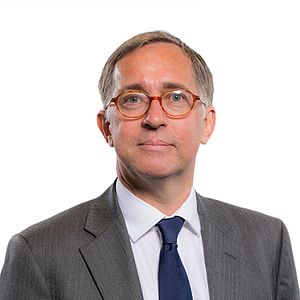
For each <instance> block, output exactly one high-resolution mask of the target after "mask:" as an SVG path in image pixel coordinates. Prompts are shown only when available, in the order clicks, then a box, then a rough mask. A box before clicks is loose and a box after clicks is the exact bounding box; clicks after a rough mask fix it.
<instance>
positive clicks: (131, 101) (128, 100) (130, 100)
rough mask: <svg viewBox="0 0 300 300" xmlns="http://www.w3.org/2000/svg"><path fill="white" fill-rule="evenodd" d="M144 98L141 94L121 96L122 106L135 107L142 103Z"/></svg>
mask: <svg viewBox="0 0 300 300" xmlns="http://www.w3.org/2000/svg"><path fill="white" fill-rule="evenodd" d="M142 98H143V97H142V96H141V95H139V94H124V95H121V96H120V99H119V101H120V104H121V105H135V104H139V103H141V102H142V100H143V99H142Z"/></svg>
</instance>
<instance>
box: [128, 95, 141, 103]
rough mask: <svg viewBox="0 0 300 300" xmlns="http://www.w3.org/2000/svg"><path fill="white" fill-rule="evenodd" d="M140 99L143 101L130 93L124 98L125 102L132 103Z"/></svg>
mask: <svg viewBox="0 0 300 300" xmlns="http://www.w3.org/2000/svg"><path fill="white" fill-rule="evenodd" d="M139 101H141V99H140V98H139V97H138V96H136V95H128V96H127V97H125V98H124V102H129V103H132V104H135V103H138V102H139Z"/></svg>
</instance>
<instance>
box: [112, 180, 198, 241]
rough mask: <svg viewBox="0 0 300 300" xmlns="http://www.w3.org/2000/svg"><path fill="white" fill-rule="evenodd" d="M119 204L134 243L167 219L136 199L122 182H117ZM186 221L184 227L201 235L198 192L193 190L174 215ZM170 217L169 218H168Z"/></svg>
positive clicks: (153, 208)
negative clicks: (162, 220)
mask: <svg viewBox="0 0 300 300" xmlns="http://www.w3.org/2000/svg"><path fill="white" fill-rule="evenodd" d="M116 191H117V195H118V202H119V206H120V208H121V211H122V214H123V216H124V219H125V223H126V226H127V230H128V234H129V236H130V239H131V240H132V242H133V243H135V242H137V241H138V239H140V238H141V237H142V236H143V235H144V234H146V233H147V232H148V231H149V230H151V229H152V228H153V227H154V226H155V225H156V224H157V223H158V222H159V221H160V220H161V219H163V218H165V217H167V216H166V215H164V214H163V213H162V212H160V211H159V210H158V209H156V208H155V207H153V206H151V205H150V204H148V203H146V202H145V201H143V200H141V199H139V198H138V197H136V196H135V195H134V194H133V193H131V192H130V191H129V190H128V189H127V188H126V187H125V186H124V185H123V184H122V183H121V181H120V180H117V184H116ZM173 216H180V217H182V218H184V219H185V220H186V222H185V223H184V226H185V227H187V228H188V229H189V230H190V231H191V232H192V233H193V234H195V235H197V236H199V235H200V221H199V215H198V213H197V201H196V192H195V190H194V188H192V190H191V192H190V194H189V196H188V198H187V199H186V201H185V202H184V203H183V204H182V206H181V207H180V208H179V209H178V210H177V211H176V212H175V213H174V214H173ZM168 217H169V216H168Z"/></svg>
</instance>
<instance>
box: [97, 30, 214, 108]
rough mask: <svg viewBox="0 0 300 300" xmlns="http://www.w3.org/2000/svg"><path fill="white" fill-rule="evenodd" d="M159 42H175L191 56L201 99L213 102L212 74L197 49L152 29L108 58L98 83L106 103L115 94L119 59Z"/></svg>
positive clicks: (127, 42)
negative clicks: (115, 75) (116, 70)
mask: <svg viewBox="0 0 300 300" xmlns="http://www.w3.org/2000/svg"><path fill="white" fill-rule="evenodd" d="M159 42H160V43H161V42H163V43H169V44H174V45H176V46H177V47H179V48H180V49H181V50H182V51H183V52H184V53H185V54H186V55H187V57H189V59H190V60H191V62H192V65H193V71H194V76H195V80H196V82H197V85H198V94H199V95H200V96H201V99H203V100H204V101H205V102H206V103H207V105H211V104H212V99H213V92H214V88H213V79H212V74H211V72H210V70H209V68H208V67H207V65H206V63H205V61H204V60H203V58H202V57H201V56H200V55H199V54H198V53H197V52H196V51H194V50H193V49H191V48H190V47H189V46H188V45H186V44H185V43H183V42H182V41H181V40H180V39H179V38H177V37H175V36H173V35H172V34H170V33H168V32H165V31H152V32H145V33H141V34H138V35H136V36H134V37H132V38H131V39H129V40H127V41H126V42H124V43H123V44H122V45H121V46H120V47H118V48H117V49H116V50H115V51H114V52H113V54H112V55H111V56H110V57H109V58H108V60H107V62H106V64H105V65H104V68H103V71H102V74H101V77H100V80H99V84H98V88H99V92H100V95H101V98H102V101H103V104H104V105H105V104H106V103H107V102H108V101H109V100H110V99H111V98H112V97H114V96H115V95H114V91H115V82H114V71H115V67H116V64H117V63H118V61H119V60H120V59H122V58H123V57H125V56H126V55H128V54H130V53H132V52H133V51H135V50H137V49H139V48H142V47H144V46H146V45H149V44H153V43H159Z"/></svg>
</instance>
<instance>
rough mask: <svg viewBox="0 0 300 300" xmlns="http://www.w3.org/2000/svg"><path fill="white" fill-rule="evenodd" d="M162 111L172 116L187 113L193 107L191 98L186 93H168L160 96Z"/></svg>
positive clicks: (190, 95)
mask: <svg viewBox="0 0 300 300" xmlns="http://www.w3.org/2000/svg"><path fill="white" fill-rule="evenodd" d="M162 106H163V108H164V110H165V111H166V112H167V113H168V114H170V115H173V116H180V115H184V114H186V113H188V112H189V111H190V110H191V108H192V106H193V96H192V94H190V93H189V92H187V91H170V92H166V93H164V94H163V95H162Z"/></svg>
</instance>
